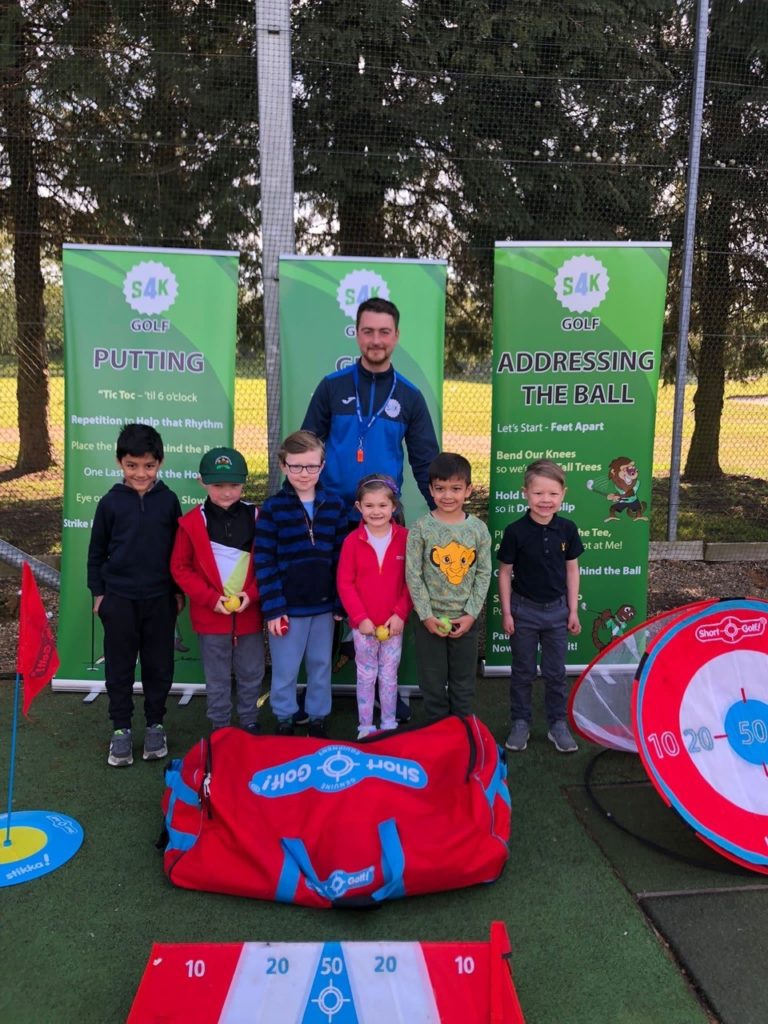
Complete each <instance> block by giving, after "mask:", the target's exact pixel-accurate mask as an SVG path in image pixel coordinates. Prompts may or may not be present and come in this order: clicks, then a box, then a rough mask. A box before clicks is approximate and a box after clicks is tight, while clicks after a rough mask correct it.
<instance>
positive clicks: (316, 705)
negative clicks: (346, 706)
mask: <svg viewBox="0 0 768 1024" xmlns="http://www.w3.org/2000/svg"><path fill="white" fill-rule="evenodd" d="M290 623H291V624H290V627H289V629H288V632H287V633H286V634H285V636H272V634H271V633H270V634H269V653H270V654H271V656H272V688H271V690H270V694H269V701H270V704H271V705H272V710H273V711H274V713H275V717H276V718H278V719H281V720H284V719H287V718H290V717H291V716H292V715H293V714H295V712H297V711H298V710H299V705H298V704H297V703H296V683H297V681H298V678H299V669H300V668H301V663H302V661H303V662H304V668H305V669H306V673H307V692H306V696H305V698H304V710H305V711H306V712H307V714H308V715H309V717H310V718H325V716H326V715H328V714H330V711H331V657H332V654H333V615H332V614H331V613H330V612H325V613H324V614H323V615H308V616H306V617H303V618H297V617H296V616H295V615H291V616H290Z"/></svg>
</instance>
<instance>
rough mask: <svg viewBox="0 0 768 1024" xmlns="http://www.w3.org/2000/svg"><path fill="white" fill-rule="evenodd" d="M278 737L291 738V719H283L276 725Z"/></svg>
mask: <svg viewBox="0 0 768 1024" xmlns="http://www.w3.org/2000/svg"><path fill="white" fill-rule="evenodd" d="M277 735H278V736H293V719H292V718H283V719H281V720H280V721H278V723H277Z"/></svg>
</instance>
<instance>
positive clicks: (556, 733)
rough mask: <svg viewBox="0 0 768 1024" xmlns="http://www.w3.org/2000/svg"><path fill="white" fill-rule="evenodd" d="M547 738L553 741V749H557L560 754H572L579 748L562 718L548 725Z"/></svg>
mask: <svg viewBox="0 0 768 1024" xmlns="http://www.w3.org/2000/svg"><path fill="white" fill-rule="evenodd" d="M547 739H548V740H549V741H550V742H551V743H554V745H555V750H559V751H560V753H561V754H572V753H574V751H576V750H578V749H579V745H578V743H577V742H576V740H575V739H574V738H573V736H571V733H570V730H569V728H568V726H567V725H566V724H565V722H563V721H562V720H561V721H559V722H553V723H552V725H550V727H549V732H548V733H547Z"/></svg>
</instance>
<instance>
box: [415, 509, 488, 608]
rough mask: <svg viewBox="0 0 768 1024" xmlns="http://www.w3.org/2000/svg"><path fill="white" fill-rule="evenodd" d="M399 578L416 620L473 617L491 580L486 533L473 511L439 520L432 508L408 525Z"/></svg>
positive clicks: (486, 530) (483, 525) (484, 527)
mask: <svg viewBox="0 0 768 1024" xmlns="http://www.w3.org/2000/svg"><path fill="white" fill-rule="evenodd" d="M405 581H406V583H407V584H408V589H409V590H410V592H411V597H412V598H413V605H414V608H415V609H416V614H417V615H418V616H419V618H420V619H421V621H422V622H423V621H424V619H428V618H430V616H435V618H440V616H441V615H446V616H447V617H448V618H449V619H457V618H458V617H459V616H460V615H471V616H472V617H473V618H475V619H476V618H477V617H478V616H479V614H480V612H481V611H482V608H483V604H484V603H485V598H486V595H487V593H488V586H489V585H490V582H491V535H490V533H489V532H488V527H487V526H486V525H485V523H484V522H483V521H482V520H481V519H478V518H477V516H473V515H468V516H467V518H466V519H465V520H464V521H463V522H461V523H443V522H441V521H440V520H439V519H436V518H435V516H434V515H433V514H432V513H429V514H428V515H425V516H422V518H421V519H419V520H417V521H416V522H415V523H414V525H413V526H411V527H410V528H409V530H408V544H407V547H406V553H405Z"/></svg>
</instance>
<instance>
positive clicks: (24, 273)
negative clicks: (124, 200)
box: [0, 2, 53, 473]
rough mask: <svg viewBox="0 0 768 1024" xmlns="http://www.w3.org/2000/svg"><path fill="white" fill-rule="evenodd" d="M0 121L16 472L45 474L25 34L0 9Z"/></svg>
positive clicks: (16, 15)
mask: <svg viewBox="0 0 768 1024" xmlns="http://www.w3.org/2000/svg"><path fill="white" fill-rule="evenodd" d="M0 21H1V22H2V24H3V26H4V32H3V39H2V42H3V45H2V47H1V48H0V120H1V121H2V125H3V128H4V130H5V151H6V160H7V172H8V188H7V189H6V196H5V200H6V205H5V210H6V215H7V219H8V221H9V222H10V224H11V225H12V235H13V267H14V295H15V303H16V354H17V365H18V371H17V381H16V396H17V402H18V423H19V454H18V458H17V461H16V470H17V471H18V472H19V473H34V472H37V471H38V470H44V469H48V468H49V466H51V464H52V462H53V450H52V446H51V439H50V434H49V431H48V358H47V353H46V342H45V306H44V303H43V287H44V286H43V274H42V269H41V262H40V260H41V253H40V248H41V242H40V239H41V231H40V200H39V195H38V173H39V172H38V163H37V140H36V132H35V130H34V117H33V110H32V99H31V92H32V88H33V82H32V81H31V76H30V68H31V67H33V66H34V64H33V61H32V54H31V51H32V46H33V43H32V39H31V26H30V24H29V22H28V21H27V19H26V17H25V15H24V13H23V11H22V9H21V4H19V3H9V2H3V3H0Z"/></svg>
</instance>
